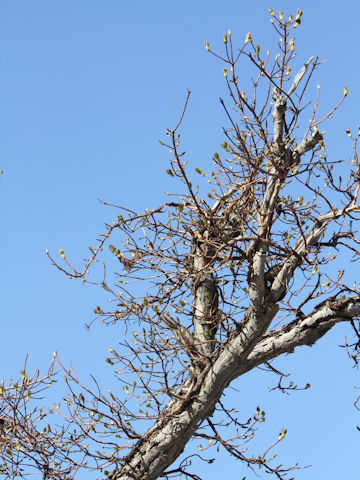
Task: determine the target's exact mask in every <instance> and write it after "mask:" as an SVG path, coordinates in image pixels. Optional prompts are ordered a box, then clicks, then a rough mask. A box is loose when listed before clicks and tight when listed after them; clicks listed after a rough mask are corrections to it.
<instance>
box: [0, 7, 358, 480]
mask: <svg viewBox="0 0 360 480" xmlns="http://www.w3.org/2000/svg"><path fill="white" fill-rule="evenodd" d="M269 11H270V15H271V21H272V23H273V26H274V28H275V30H276V32H277V34H279V35H280V41H279V43H278V47H279V53H278V55H277V56H276V57H275V59H274V60H273V62H271V58H270V54H269V53H266V54H265V55H264V54H263V53H262V52H261V51H260V47H259V46H258V45H255V44H254V42H253V40H252V36H251V34H250V33H248V34H247V35H246V38H245V42H244V45H243V46H242V48H241V49H240V50H239V51H236V50H235V49H234V48H233V45H232V37H231V32H228V33H227V34H225V35H224V44H225V55H224V56H221V55H218V54H217V53H215V52H213V51H212V50H211V48H210V45H209V44H208V43H207V42H206V43H205V48H206V50H207V51H208V52H210V53H211V54H213V55H214V56H216V57H217V58H219V59H220V60H221V61H222V62H224V64H225V68H224V76H225V81H226V85H227V88H228V91H229V96H230V100H231V101H232V103H233V108H232V109H230V108H229V107H228V106H227V104H226V103H225V101H223V100H221V103H222V105H223V107H224V110H225V112H226V115H227V117H228V120H229V128H228V129H225V130H224V135H225V141H224V143H223V144H222V149H223V153H221V154H219V153H215V154H214V156H213V159H212V161H213V165H214V167H213V171H212V172H211V173H210V174H207V173H205V172H203V170H202V169H201V168H196V174H197V175H198V176H199V178H200V180H202V179H203V180H208V182H207V183H208V184H209V185H210V187H209V190H207V188H205V185H203V184H200V185H199V186H197V185H194V180H193V176H192V174H190V173H189V169H188V167H187V162H186V157H185V153H184V152H182V151H181V150H180V134H179V130H180V127H181V124H182V121H183V119H184V115H185V112H186V108H187V104H188V100H189V97H190V92H188V95H187V98H186V102H185V106H184V110H183V112H182V114H181V116H180V119H179V121H178V123H177V124H176V126H175V127H174V128H172V129H169V130H167V131H166V135H167V140H166V141H165V142H163V144H164V145H165V146H166V147H167V148H168V149H170V152H171V155H172V160H171V164H170V168H169V169H168V174H169V175H170V176H172V177H176V178H178V179H179V180H180V182H181V184H182V188H183V191H182V192H180V193H179V194H175V193H174V194H171V201H169V202H167V203H165V204H163V205H160V206H159V207H157V208H154V209H152V210H148V209H146V210H145V212H144V213H141V214H137V213H136V212H133V211H131V210H130V209H128V208H122V207H119V209H121V215H119V216H118V218H117V219H116V221H115V222H114V223H112V224H111V225H107V226H106V231H105V233H104V234H103V236H102V237H101V238H100V240H99V242H98V244H97V246H96V247H95V248H93V249H91V257H90V258H89V259H88V260H87V261H86V262H85V265H84V266H83V268H82V269H78V268H74V267H73V266H72V263H70V262H69V261H68V259H67V257H66V256H65V252H64V251H63V250H60V256H61V258H62V263H58V262H57V261H56V260H54V259H53V257H52V256H50V254H49V253H48V255H49V258H50V261H51V262H52V263H53V264H54V265H55V266H56V267H57V268H58V269H59V270H61V271H63V272H64V273H65V274H66V275H68V276H69V277H71V278H77V279H80V280H82V281H84V282H85V283H86V282H89V280H88V273H89V271H90V270H91V269H92V268H93V267H94V265H95V262H97V261H98V260H99V259H100V258H101V255H102V254H105V253H104V247H105V246H106V245H107V244H109V243H110V241H112V242H113V244H110V245H109V249H110V252H111V254H112V255H113V256H114V257H116V261H118V262H119V263H120V270H121V271H120V273H118V274H116V276H115V278H114V279H112V280H111V279H110V280H108V278H107V275H105V274H104V276H103V277H101V280H100V281H99V285H100V286H101V287H102V288H104V289H105V290H106V291H107V292H108V293H109V294H110V295H111V297H112V299H113V301H114V303H115V304H116V307H115V309H114V310H112V311H104V310H103V309H102V308H101V307H97V308H96V309H95V314H96V316H97V317H99V318H100V320H102V321H103V322H105V323H108V324H115V323H116V324H119V325H122V326H123V328H124V332H125V333H126V332H127V328H128V327H129V326H130V325H136V328H137V330H138V331H137V332H135V333H134V334H133V335H132V337H133V338H132V339H130V338H129V337H127V340H125V341H124V342H123V343H122V344H120V347H119V349H110V357H109V358H108V359H107V361H108V363H109V364H111V365H114V367H115V370H114V375H115V377H116V378H117V379H118V380H119V382H120V384H121V385H122V387H123V388H122V391H123V393H122V395H120V393H119V392H116V393H113V392H112V391H110V390H109V391H108V392H107V393H106V395H105V394H104V392H102V388H101V387H100V385H98V388H97V387H95V389H93V390H91V389H90V388H89V387H87V386H84V385H82V384H81V383H80V381H79V380H78V378H77V376H76V374H75V372H74V371H73V370H72V368H70V369H68V368H66V367H65V366H63V365H62V364H61V362H60V360H59V359H58V358H57V356H56V354H55V355H54V359H53V362H52V364H51V366H50V369H49V371H48V373H47V374H46V375H44V376H42V377H41V376H40V375H39V372H38V371H36V372H35V373H34V375H33V376H31V377H29V376H28V374H27V373H26V368H24V369H23V370H22V372H21V379H20V380H19V381H17V382H11V383H10V384H9V385H6V386H5V385H3V386H1V389H0V394H1V423H0V430H1V441H2V443H1V447H2V448H1V453H2V462H3V463H2V467H1V468H2V473H3V474H4V475H5V477H6V478H13V477H14V476H20V477H26V476H27V475H29V474H31V472H33V471H37V472H41V473H42V474H43V478H53V479H60V478H61V479H65V478H74V476H75V475H76V474H77V473H78V472H79V471H80V470H81V469H82V468H88V469H90V470H91V469H92V470H95V471H97V472H99V473H100V474H101V475H105V476H107V477H108V478H109V479H112V480H115V479H116V480H125V479H127V480H128V479H142V480H152V479H156V478H158V477H160V476H163V477H165V478H173V477H174V478H175V477H176V478H177V477H178V476H179V474H180V475H181V474H183V475H184V476H185V477H187V478H193V479H198V478H200V477H198V476H197V475H196V474H195V473H192V472H190V471H189V462H188V461H187V459H186V458H185V459H183V460H181V461H180V464H179V465H175V466H174V465H173V464H174V462H175V461H176V459H177V458H178V457H179V456H180V455H181V453H182V451H183V449H184V447H185V445H186V444H187V443H188V441H189V440H190V439H191V438H201V439H203V441H206V442H208V444H209V445H217V446H219V445H221V446H223V447H224V448H225V450H226V451H228V452H229V453H230V454H231V455H233V456H235V457H236V458H238V459H239V460H241V461H242V462H244V463H245V464H247V465H249V466H250V467H252V468H255V467H262V468H263V469H265V471H267V472H269V473H273V474H274V475H275V477H276V478H283V477H284V476H285V475H286V474H287V473H289V472H290V471H291V470H293V469H294V467H290V468H286V467H283V466H281V465H274V462H273V461H271V457H272V449H273V447H274V446H275V445H276V443H278V442H280V441H282V439H283V438H284V437H285V434H286V431H285V430H283V431H282V432H281V433H280V435H279V437H278V440H277V442H275V444H274V445H270V446H269V448H268V449H266V451H265V452H264V453H262V454H261V455H257V456H254V455H248V454H247V453H246V452H245V451H244V449H243V445H244V444H245V443H247V442H249V441H250V440H251V438H252V437H253V435H254V432H255V426H256V425H257V424H258V423H261V422H263V421H264V419H265V414H264V412H262V411H261V409H257V411H256V413H255V415H254V417H253V418H252V419H250V420H248V421H243V420H241V419H239V418H238V417H237V415H236V413H234V412H233V410H232V408H231V407H230V408H229V407H228V406H226V405H225V404H224V403H223V402H222V395H223V392H224V390H225V389H226V388H227V387H228V386H229V385H230V384H231V382H232V381H233V380H234V379H236V378H238V377H239V376H241V375H243V374H244V373H246V372H249V371H251V370H253V369H254V368H255V367H257V366H259V365H263V366H264V367H265V368H267V369H269V370H270V371H272V372H273V373H274V374H276V375H279V376H280V382H279V388H281V389H284V388H289V389H292V388H293V386H292V385H291V384H289V385H288V386H286V387H284V386H283V384H282V383H281V379H282V378H283V374H282V372H280V371H278V370H277V369H275V367H274V366H273V365H272V363H271V362H272V360H273V359H275V358H277V357H278V356H280V355H281V354H284V353H292V352H293V351H294V349H295V347H297V346H302V345H312V344H314V343H315V342H316V341H317V340H318V339H320V338H321V337H322V336H323V335H325V334H326V333H327V332H328V331H329V330H330V329H331V328H332V327H333V326H334V325H336V324H337V323H339V322H347V323H349V324H350V325H351V327H352V328H353V330H354V334H355V341H354V344H353V345H347V348H348V351H349V355H351V356H352V358H353V360H354V361H355V362H356V361H357V360H358V355H359V354H358V349H359V338H360V337H359V326H358V317H359V315H360V295H359V289H358V287H357V285H356V283H355V284H354V285H347V284H345V283H344V281H343V273H344V272H343V270H341V269H340V270H338V272H337V273H335V274H334V273H333V272H334V270H333V267H332V262H333V261H334V260H335V258H336V257H335V255H334V251H336V252H340V254H343V252H345V253H348V254H350V255H352V256H353V259H354V261H356V260H357V259H358V255H359V252H358V250H357V245H358V243H359V241H358V240H357V238H356V232H355V230H354V229H353V222H354V221H355V220H357V218H358V214H359V211H360V205H359V204H358V201H357V199H358V191H359V185H360V183H359V174H360V170H359V163H358V157H357V153H356V148H357V141H358V138H359V136H353V135H352V134H351V132H350V131H348V135H349V137H351V138H352V140H353V151H354V154H353V158H352V159H351V162H350V166H345V165H344V163H343V162H341V163H340V162H336V161H330V160H329V159H328V158H327V155H326V150H325V141H324V134H323V133H322V132H321V131H320V130H319V126H320V125H321V124H322V123H323V122H324V121H325V120H327V119H329V117H331V115H332V114H333V113H334V111H335V110H336V109H337V108H338V107H339V105H340V104H341V103H342V101H343V100H344V98H345V97H346V96H347V89H346V88H345V89H344V92H343V97H342V98H341V99H340V101H339V102H338V103H337V105H336V106H335V107H334V108H332V109H331V110H330V111H329V113H328V114H327V115H325V116H324V117H322V118H318V116H317V109H318V105H319V95H320V88H319V87H318V88H317V93H316V97H315V100H314V102H313V107H312V109H311V119H310V122H308V123H306V124H305V125H304V127H303V129H301V126H300V119H302V116H303V114H304V111H305V112H307V108H308V99H307V96H308V93H307V92H308V90H309V86H310V85H311V78H312V75H313V73H314V70H315V69H316V68H317V67H318V66H319V64H320V63H319V61H318V59H317V58H316V59H314V58H313V57H311V58H310V59H309V60H308V61H307V62H306V63H305V64H304V65H303V66H302V68H301V69H300V71H299V72H298V73H297V74H296V75H295V76H294V77H293V76H292V75H291V66H292V64H293V63H294V61H295V53H294V38H293V31H294V29H295V28H297V27H298V25H299V24H300V21H301V14H302V12H301V11H298V12H297V15H296V16H295V17H292V16H290V17H289V18H288V19H285V18H284V16H283V14H282V13H281V12H280V13H279V14H278V15H276V14H275V13H274V12H273V11H272V10H269ZM242 61H247V62H249V64H250V65H251V67H252V69H253V71H254V72H255V74H254V75H255V77H254V79H253V80H252V85H251V89H250V90H249V92H251V93H246V92H245V91H244V90H242V89H241V88H242V87H241V86H240V84H241V83H242V81H243V79H242V78H240V77H239V76H238V73H237V72H238V71H239V66H240V65H241V62H242ZM339 168H341V175H342V176H344V173H345V174H346V175H347V176H348V180H347V181H346V182H345V181H343V180H342V178H341V177H339V173H340V172H339V171H338V170H339ZM204 184H205V182H204ZM300 194H301V195H300ZM110 239H113V240H110ZM104 273H106V270H104ZM130 337H131V336H130ZM55 365H58V366H60V367H61V368H62V370H63V371H64V373H65V382H66V383H67V385H68V388H69V395H68V396H67V397H65V398H64V401H63V403H62V404H61V405H58V404H54V405H53V406H52V407H51V408H50V409H48V410H43V409H42V408H41V407H40V405H39V403H38V401H37V398H38V396H39V394H41V392H43V391H44V390H46V389H47V388H49V387H50V386H51V383H52V382H53V380H54V379H55ZM25 367H26V366H25ZM95 384H96V385H97V383H96V381H95ZM55 415H57V416H59V415H60V416H62V417H63V420H64V421H63V425H62V426H60V427H58V426H57V424H58V417H55V419H54V421H52V416H55ZM50 424H52V425H53V426H51V425H50ZM208 461H210V460H208Z"/></svg>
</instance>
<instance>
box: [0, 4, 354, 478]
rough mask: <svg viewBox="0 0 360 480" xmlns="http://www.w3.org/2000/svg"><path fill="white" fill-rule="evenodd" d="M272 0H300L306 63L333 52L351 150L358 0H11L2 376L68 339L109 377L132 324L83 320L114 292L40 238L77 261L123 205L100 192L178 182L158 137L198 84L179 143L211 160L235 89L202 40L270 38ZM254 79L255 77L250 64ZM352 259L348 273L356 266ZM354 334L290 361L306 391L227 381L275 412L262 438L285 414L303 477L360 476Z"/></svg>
mask: <svg viewBox="0 0 360 480" xmlns="http://www.w3.org/2000/svg"><path fill="white" fill-rule="evenodd" d="M289 5H290V7H289ZM268 7H272V8H273V9H274V10H284V11H285V13H287V14H288V13H295V12H296V9H298V8H301V9H303V10H304V15H303V22H302V25H301V28H299V29H298V31H297V40H296V48H297V52H298V62H299V66H300V65H301V63H302V62H304V61H306V60H307V59H308V58H309V57H310V56H311V55H315V56H319V57H320V59H323V60H328V61H327V63H325V64H324V65H323V66H322V67H321V68H320V69H319V70H318V71H317V73H316V78H315V80H314V82H318V83H320V85H321V92H322V97H321V104H320V108H321V109H324V111H326V110H327V108H328V107H330V106H332V105H333V104H334V103H335V102H336V101H337V100H338V99H339V97H340V96H341V93H342V90H343V87H344V86H345V85H346V86H347V87H348V88H349V96H348V98H347V100H346V102H345V104H344V106H343V107H342V109H341V110H340V111H339V112H338V113H337V114H336V115H335V117H334V119H332V120H331V121H329V122H327V124H326V126H325V129H326V137H325V139H326V143H327V151H328V154H330V155H331V158H332V159H339V158H341V159H345V160H346V159H348V158H349V157H350V155H351V144H350V142H349V141H348V138H347V137H346V135H345V129H346V128H352V129H355V128H357V126H358V125H359V123H360V118H359V113H358V110H359V109H358V105H360V84H359V81H358V78H359V73H360V72H359V59H358V56H359V54H358V48H357V47H358V19H359V17H360V4H359V3H358V2H357V1H355V0H353V1H347V2H346V1H344V2H341V4H339V5H337V6H336V7H331V6H330V4H329V3H328V2H321V1H319V2H310V1H308V0H306V1H300V0H299V1H298V2H296V3H295V2H289V1H273V2H272V3H268V2H264V1H257V2H253V4H251V3H250V2H241V1H235V0H228V1H227V2H226V4H222V3H221V2H218V1H213V0H209V1H206V2H205V1H193V2H190V1H187V0H182V1H173V2H170V1H164V0H163V1H156V0H155V1H153V2H147V1H144V0H142V1H135V0H134V1H133V2H125V1H121V0H117V1H115V0H106V1H102V2H100V1H93V0H77V1H76V2H74V1H70V0H62V1H61V2H60V1H57V2H56V1H53V0H43V1H40V0H34V1H31V2H30V1H28V0H27V1H25V0H24V1H18V0H11V1H10V0H2V1H1V3H0V72H1V75H0V105H1V108H0V168H1V170H3V171H4V174H3V175H2V179H1V182H0V195H1V205H2V209H1V212H2V213H1V248H0V255H1V260H0V263H1V266H2V267H1V270H2V275H1V278H2V288H1V291H2V301H1V310H2V312H1V317H2V323H1V337H2V348H1V350H0V366H1V367H0V368H1V372H0V377H1V376H4V377H6V378H8V377H10V376H17V375H18V372H19V371H20V369H21V368H22V366H23V362H24V358H25V356H26V354H29V355H30V365H31V366H32V367H34V366H36V365H38V366H39V367H40V369H44V370H45V369H46V367H47V366H48V364H49V362H50V360H51V356H52V352H53V351H54V350H57V351H58V353H59V355H60V356H61V358H62V360H63V361H64V362H65V363H66V362H69V361H70V360H71V361H72V363H73V365H74V366H75V368H76V370H77V372H78V374H79V376H80V377H81V378H82V379H84V381H87V379H88V378H89V375H90V374H95V376H98V377H100V378H102V379H103V380H104V381H106V378H107V377H108V376H109V378H110V375H111V369H110V368H109V366H108V365H107V364H106V363H105V362H104V358H105V357H106V355H107V346H108V345H111V346H114V347H115V346H116V342H117V337H118V336H120V335H122V332H121V330H120V327H118V326H115V327H112V328H106V327H104V326H99V325H94V327H93V328H92V329H91V330H90V331H87V330H86V329H85V328H84V324H85V323H86V322H89V321H91V319H92V318H93V314H92V310H93V308H94V307H95V306H96V305H98V304H101V302H102V301H103V300H104V295H103V292H102V291H100V290H99V289H97V288H95V287H91V286H87V287H84V286H83V285H81V283H80V282H74V281H70V280H68V279H67V278H65V277H64V276H63V275H61V274H60V273H59V272H57V271H56V270H55V269H54V268H53V267H51V265H50V264H49V261H48V259H47V257H46V255H45V249H46V248H49V250H50V251H51V252H54V253H55V254H56V252H57V250H58V249H59V248H64V249H65V251H66V253H67V256H68V257H69V258H70V259H71V261H73V262H74V263H75V264H78V265H80V264H81V259H82V258H84V257H86V256H87V253H88V250H87V247H88V246H90V245H93V244H94V240H95V238H96V236H97V234H99V233H101V232H102V231H103V224H104V222H106V221H108V222H109V221H111V220H112V218H113V217H114V215H115V212H114V211H113V210H111V209H110V208H106V207H103V206H100V205H99V204H98V199H101V200H105V201H107V202H110V203H119V204H122V205H126V206H129V207H130V208H132V209H134V210H143V209H145V208H146V207H149V208H151V207H154V206H156V205H157V204H159V203H160V202H162V201H163V200H164V198H165V195H164V191H166V190H167V191H169V190H171V189H172V188H175V187H176V186H175V182H174V180H172V179H171V178H170V177H169V176H168V175H166V173H165V171H166V168H168V154H167V152H166V150H165V149H164V148H163V147H161V145H160V144H159V142H158V139H160V138H163V132H164V128H168V127H172V126H173V125H174V124H175V122H176V120H177V118H178V114H179V112H180V110H181V108H182V105H183V102H184V99H185V95H186V90H187V89H188V88H189V89H190V90H191V91H192V98H191V102H190V106H189V109H188V112H187V115H186V118H185V121H184V124H183V128H182V137H183V142H184V143H183V145H184V147H185V149H186V150H187V152H188V157H189V159H190V162H192V164H193V166H194V167H195V166H206V163H207V161H208V160H209V159H210V158H211V155H212V153H213V152H214V151H217V150H218V148H219V144H220V143H221V142H222V141H223V137H222V133H221V128H222V126H223V125H226V118H225V116H224V114H223V112H222V110H221V107H220V104H219V101H218V99H219V97H220V96H224V95H225V85H224V81H223V74H222V67H223V65H222V64H221V63H220V62H218V61H216V59H214V58H212V57H210V56H209V55H208V54H207V53H206V51H205V49H204V46H203V45H204V41H209V42H210V44H211V46H217V47H218V48H219V49H221V47H222V34H223V33H224V32H225V31H227V30H228V29H229V28H230V29H231V31H232V34H233V39H234V43H235V44H236V43H237V44H238V45H240V44H242V42H243V39H244V37H245V34H246V32H248V31H251V32H252V34H253V38H254V41H255V43H259V44H260V45H261V46H262V48H264V49H266V48H269V49H270V50H271V51H272V52H274V51H275V42H276V40H277V39H276V36H275V35H274V34H273V33H272V29H271V25H270V22H269V15H268V13H267V8H268ZM243 78H244V81H245V82H246V81H248V77H247V72H246V71H244V72H243ZM313 88H314V91H315V89H316V83H314V87H313ZM345 261H346V259H344V262H345ZM351 268H352V270H351V271H350V269H349V270H348V272H347V274H348V275H354V273H356V272H354V266H352V267H351ZM345 335H349V331H348V330H347V329H346V328H344V327H338V328H337V329H336V330H334V332H332V333H331V334H330V335H329V336H328V337H327V338H326V339H323V340H322V341H321V342H320V343H319V345H317V346H315V347H313V348H311V349H309V348H307V347H306V348H304V349H302V350H299V349H298V351H296V355H294V356H293V357H291V356H288V357H286V358H284V359H283V360H281V361H280V362H279V365H281V366H282V367H283V368H285V369H286V370H288V371H291V372H293V378H294V381H296V382H297V383H299V384H302V383H303V384H304V383H307V382H309V383H311V385H312V388H311V389H309V390H308V391H306V392H295V393H294V394H292V395H291V396H290V397H287V396H284V395H281V394H279V393H276V392H275V393H269V392H268V391H267V387H268V386H272V385H273V384H274V382H275V381H276V379H274V378H271V377H270V376H265V375H264V374H262V373H261V372H255V373H254V374H250V375H247V376H245V377H244V378H243V379H240V380H239V381H237V382H236V387H237V389H238V390H239V393H236V392H235V391H231V392H230V391H229V392H228V395H231V396H233V398H234V402H235V403H236V404H237V407H238V409H239V410H241V409H243V411H244V419H246V418H248V416H250V415H251V414H252V413H253V411H254V409H255V408H256V405H258V404H260V405H261V406H262V408H264V409H265V410H266V412H267V417H268V421H267V422H266V424H265V425H264V427H263V428H262V432H260V433H259V437H262V438H263V442H264V445H265V444H268V443H270V442H271V439H272V438H276V437H277V434H278V433H279V432H280V431H281V429H282V428H283V427H287V428H288V431H289V433H288V435H287V438H286V441H284V442H282V444H281V445H280V447H279V449H278V450H277V452H278V454H279V461H281V462H282V463H285V464H292V463H295V462H296V461H300V463H301V464H302V465H310V464H311V465H312V467H311V468H308V469H305V470H303V471H300V472H298V473H297V474H296V478H297V479H300V480H305V479H306V480H307V479H312V478H327V479H328V480H333V479H334V480H335V479H338V478H355V476H356V474H357V472H358V462H357V456H358V445H359V435H360V434H359V432H357V431H356V429H355V425H356V424H359V423H360V421H359V417H358V416H357V414H356V410H355V409H354V407H353V405H352V403H353V401H354V399H355V398H356V396H357V390H355V389H354V387H355V386H356V385H360V381H359V376H358V372H357V371H356V370H354V369H352V368H351V367H352V365H351V363H350V361H349V360H348V359H347V357H346V355H345V352H344V351H343V349H340V348H338V345H339V344H342V343H343V340H344V336H345ZM255 452H256V451H255ZM259 453H260V452H259ZM224 468H226V472H227V476H228V478H234V479H235V478H236V479H237V478H239V479H240V478H242V477H243V476H244V475H247V474H248V473H250V472H249V471H248V470H247V469H246V468H244V467H243V466H242V465H239V464H238V463H237V462H234V461H232V460H229V458H228V457H227V456H226V455H225V454H222V455H220V458H219V461H218V462H215V463H214V464H212V465H211V466H210V467H206V468H205V467H204V465H202V464H201V465H198V466H197V467H196V469H197V471H198V473H199V474H201V472H202V473H203V476H204V478H206V479H207V480H212V479H217V478H218V477H219V474H221V473H222V472H223V471H224ZM260 475H262V476H261V478H263V477H264V476H265V474H264V473H261V472H260ZM82 478H85V476H84V477H82ZM249 478H251V475H250V476H249Z"/></svg>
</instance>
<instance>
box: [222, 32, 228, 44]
mask: <svg viewBox="0 0 360 480" xmlns="http://www.w3.org/2000/svg"><path fill="white" fill-rule="evenodd" d="M223 38H224V43H225V45H226V44H227V42H228V39H227V35H226V33H224V35H223Z"/></svg>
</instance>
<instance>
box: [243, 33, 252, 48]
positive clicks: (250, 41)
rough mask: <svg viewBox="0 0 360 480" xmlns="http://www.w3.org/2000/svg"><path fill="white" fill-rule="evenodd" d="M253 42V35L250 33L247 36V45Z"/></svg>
mask: <svg viewBox="0 0 360 480" xmlns="http://www.w3.org/2000/svg"><path fill="white" fill-rule="evenodd" d="M252 41H253V40H252V36H251V33H250V32H248V33H247V34H246V37H245V45H246V44H247V43H252Z"/></svg>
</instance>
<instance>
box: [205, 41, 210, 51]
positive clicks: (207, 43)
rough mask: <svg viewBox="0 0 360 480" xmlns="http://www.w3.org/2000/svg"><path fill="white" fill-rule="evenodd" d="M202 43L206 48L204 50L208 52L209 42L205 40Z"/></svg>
mask: <svg viewBox="0 0 360 480" xmlns="http://www.w3.org/2000/svg"><path fill="white" fill-rule="evenodd" d="M204 45H205V49H206V51H207V52H209V51H210V45H209V42H205V43H204Z"/></svg>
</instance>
